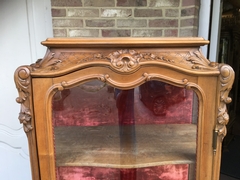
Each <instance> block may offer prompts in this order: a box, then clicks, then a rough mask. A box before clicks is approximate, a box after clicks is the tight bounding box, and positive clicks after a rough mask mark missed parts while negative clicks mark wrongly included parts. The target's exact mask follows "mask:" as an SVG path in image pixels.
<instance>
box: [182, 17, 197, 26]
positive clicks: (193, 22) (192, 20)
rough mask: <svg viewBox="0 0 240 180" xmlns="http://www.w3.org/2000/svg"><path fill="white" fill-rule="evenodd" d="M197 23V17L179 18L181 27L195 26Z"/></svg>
mask: <svg viewBox="0 0 240 180" xmlns="http://www.w3.org/2000/svg"><path fill="white" fill-rule="evenodd" d="M197 25H198V19H197V18H190V19H182V20H181V24H180V26H181V27H186V26H197Z"/></svg>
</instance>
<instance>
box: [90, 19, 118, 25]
mask: <svg viewBox="0 0 240 180" xmlns="http://www.w3.org/2000/svg"><path fill="white" fill-rule="evenodd" d="M85 22H86V26H87V27H113V26H114V25H115V21H114V20H113V19H110V20H109V19H91V20H86V21H85Z"/></svg>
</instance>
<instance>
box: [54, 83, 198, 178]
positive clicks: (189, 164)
mask: <svg viewBox="0 0 240 180" xmlns="http://www.w3.org/2000/svg"><path fill="white" fill-rule="evenodd" d="M196 97H197V96H196V95H195V93H194V92H193V91H191V90H186V89H183V88H179V87H175V86H172V85H170V84H166V83H163V82H160V81H149V82H146V83H144V84H142V85H141V86H139V87H136V88H134V89H130V90H121V89H116V88H114V87H111V86H108V85H107V84H104V83H103V82H100V81H97V80H96V81H91V82H87V83H84V84H82V85H79V86H77V87H74V88H72V89H67V90H63V91H59V92H57V93H56V94H55V95H54V98H53V103H52V104H53V107H52V111H53V118H52V119H53V125H54V137H55V156H56V173H57V179H58V180H67V179H71V180H75V179H81V180H89V179H98V180H107V179H109V180H146V179H148V180H158V179H159V180H160V179H171V180H180V179H181V180H187V179H194V177H195V165H196V162H195V161H196V132H197V115H198V111H197V110H198V103H197V102H198V101H197V98H196Z"/></svg>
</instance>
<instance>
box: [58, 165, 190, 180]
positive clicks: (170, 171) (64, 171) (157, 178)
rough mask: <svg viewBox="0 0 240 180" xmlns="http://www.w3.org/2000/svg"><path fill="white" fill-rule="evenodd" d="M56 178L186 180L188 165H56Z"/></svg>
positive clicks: (79, 179)
mask: <svg viewBox="0 0 240 180" xmlns="http://www.w3.org/2000/svg"><path fill="white" fill-rule="evenodd" d="M57 173H58V178H57V180H187V179H188V165H187V164H177V165H165V166H156V167H148V168H138V169H114V168H101V167H58V168H57Z"/></svg>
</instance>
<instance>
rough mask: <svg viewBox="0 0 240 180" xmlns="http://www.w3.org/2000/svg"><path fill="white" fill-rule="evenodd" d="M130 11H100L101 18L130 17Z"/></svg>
mask: <svg viewBox="0 0 240 180" xmlns="http://www.w3.org/2000/svg"><path fill="white" fill-rule="evenodd" d="M130 16H132V10H131V9H101V17H130Z"/></svg>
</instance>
